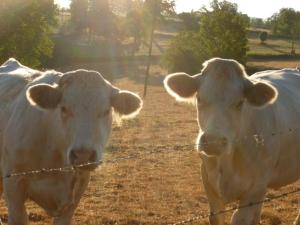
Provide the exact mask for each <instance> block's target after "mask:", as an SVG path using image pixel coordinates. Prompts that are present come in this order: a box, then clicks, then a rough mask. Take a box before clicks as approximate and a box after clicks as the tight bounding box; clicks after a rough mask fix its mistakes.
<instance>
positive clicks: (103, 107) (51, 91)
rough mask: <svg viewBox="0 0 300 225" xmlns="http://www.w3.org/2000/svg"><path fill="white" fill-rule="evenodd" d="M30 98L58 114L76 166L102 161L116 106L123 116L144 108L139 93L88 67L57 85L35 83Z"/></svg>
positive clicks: (72, 162)
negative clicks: (124, 88) (107, 79)
mask: <svg viewBox="0 0 300 225" xmlns="http://www.w3.org/2000/svg"><path fill="white" fill-rule="evenodd" d="M27 99H28V101H29V102H30V103H31V105H33V106H34V107H37V108H39V109H41V110H47V111H51V112H53V113H55V115H56V116H57V117H58V118H57V120H59V123H60V127H61V129H62V130H63V133H64V135H65V137H64V138H65V139H66V140H67V143H68V144H67V145H68V147H67V154H68V159H69V163H71V164H72V165H78V164H85V163H88V162H94V161H99V160H101V158H102V151H103V149H104V146H105V144H106V142H107V140H108V136H109V133H110V130H111V124H112V109H113V111H114V112H115V113H117V114H118V115H119V116H120V117H133V116H135V115H136V114H138V113H139V111H140V109H141V107H142V100H141V99H140V98H139V96H138V95H136V94H134V93H131V92H129V91H122V90H119V89H118V88H116V87H114V86H112V85H111V84H110V83H109V82H108V81H106V80H105V79H103V77H102V76H101V75H100V74H99V73H98V72H95V71H86V70H77V71H73V72H68V73H66V74H64V75H63V76H61V78H60V80H59V82H58V85H57V86H50V85H48V84H36V85H34V86H31V87H30V88H29V89H28V90H27ZM95 167H96V166H91V167H88V169H93V168H95Z"/></svg>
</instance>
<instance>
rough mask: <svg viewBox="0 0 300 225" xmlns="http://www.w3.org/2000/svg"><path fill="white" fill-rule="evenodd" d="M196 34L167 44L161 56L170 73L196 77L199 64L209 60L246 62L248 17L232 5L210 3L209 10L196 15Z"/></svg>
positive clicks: (205, 9)
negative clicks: (197, 25)
mask: <svg viewBox="0 0 300 225" xmlns="http://www.w3.org/2000/svg"><path fill="white" fill-rule="evenodd" d="M199 20H200V29H199V31H198V32H192V33H190V32H184V33H182V34H180V35H178V36H177V37H176V38H175V40H174V41H173V42H172V43H171V45H170V48H169V49H168V51H167V52H166V54H165V56H164V64H165V65H166V66H167V68H168V69H169V70H170V71H186V72H187V71H189V72H190V73H191V72H192V73H197V72H199V69H200V67H201V64H202V63H203V61H205V60H207V59H209V58H211V57H222V58H232V59H236V60H238V61H239V62H241V63H245V62H246V53H247V50H248V48H247V43H248V40H247V36H246V28H247V27H248V26H249V18H248V16H246V15H244V14H241V13H240V12H238V8H237V5H236V4H233V3H230V2H227V1H222V2H218V1H217V0H214V1H212V2H211V10H208V9H207V8H205V7H204V8H202V9H201V11H200V19H199Z"/></svg>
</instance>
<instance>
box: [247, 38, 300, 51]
mask: <svg viewBox="0 0 300 225" xmlns="http://www.w3.org/2000/svg"><path fill="white" fill-rule="evenodd" d="M248 40H249V44H248V46H249V52H248V54H249V55H288V54H290V52H291V46H292V43H291V41H290V40H286V39H269V40H267V41H266V42H265V43H264V44H261V41H260V39H259V38H249V39H248ZM295 49H296V53H300V41H297V42H296V43H295Z"/></svg>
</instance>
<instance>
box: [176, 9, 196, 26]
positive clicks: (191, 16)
mask: <svg viewBox="0 0 300 225" xmlns="http://www.w3.org/2000/svg"><path fill="white" fill-rule="evenodd" d="M178 17H179V18H180V19H181V20H182V23H183V29H184V30H185V31H198V30H199V28H200V26H199V25H200V18H199V17H200V15H199V13H197V12H193V11H192V12H190V13H186V12H183V13H180V14H179V15H178Z"/></svg>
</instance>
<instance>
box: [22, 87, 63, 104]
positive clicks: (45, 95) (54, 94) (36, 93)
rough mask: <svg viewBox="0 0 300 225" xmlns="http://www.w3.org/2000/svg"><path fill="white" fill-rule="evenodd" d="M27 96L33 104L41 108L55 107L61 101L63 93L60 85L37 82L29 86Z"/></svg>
mask: <svg viewBox="0 0 300 225" xmlns="http://www.w3.org/2000/svg"><path fill="white" fill-rule="evenodd" d="M26 97H27V100H28V101H29V102H30V104H31V105H33V106H36V107H39V108H41V109H55V108H56V107H57V105H58V104H59V103H60V100H61V97H62V93H61V90H60V89H59V87H54V86H50V85H48V84H37V85H34V86H31V87H29V88H28V90H27V92H26Z"/></svg>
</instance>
